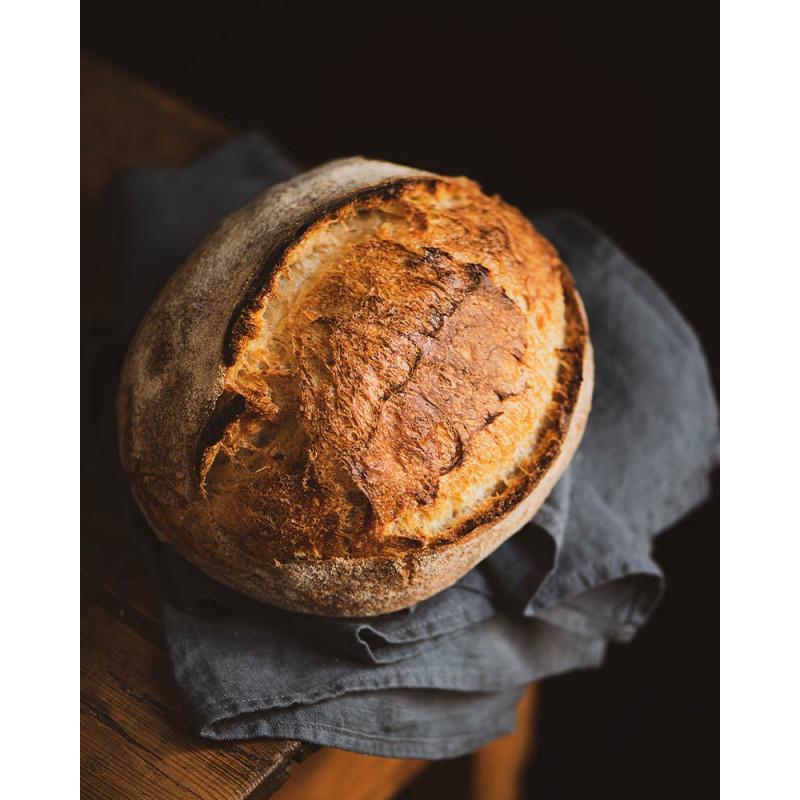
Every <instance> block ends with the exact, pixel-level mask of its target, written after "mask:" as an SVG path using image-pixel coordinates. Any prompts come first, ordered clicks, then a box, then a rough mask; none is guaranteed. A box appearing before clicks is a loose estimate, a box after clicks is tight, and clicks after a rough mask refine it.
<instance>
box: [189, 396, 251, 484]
mask: <svg viewBox="0 0 800 800" xmlns="http://www.w3.org/2000/svg"><path fill="white" fill-rule="evenodd" d="M245 406H246V402H245V399H244V397H242V395H240V394H237V393H236V392H231V391H227V390H226V391H224V392H223V393H222V394H221V395H220V396H219V397H218V398H217V403H216V405H215V406H214V410H213V411H212V412H211V416H210V417H209V418H208V422H207V423H206V426H205V428H203V432H202V433H201V434H200V438H199V439H198V444H197V454H196V457H195V469H196V470H197V474H198V476H199V477H200V480H201V482H202V476H203V472H204V470H205V468H206V467H207V463H206V462H207V456H206V454H207V452H208V450H209V448H212V447H214V445H217V444H219V442H220V440H221V439H222V437H223V435H224V434H225V431H226V430H227V429H228V427H229V426H230V425H231V423H232V422H234V420H236V419H238V418H239V417H240V416H241V415H242V414H243V413H244V410H245Z"/></svg>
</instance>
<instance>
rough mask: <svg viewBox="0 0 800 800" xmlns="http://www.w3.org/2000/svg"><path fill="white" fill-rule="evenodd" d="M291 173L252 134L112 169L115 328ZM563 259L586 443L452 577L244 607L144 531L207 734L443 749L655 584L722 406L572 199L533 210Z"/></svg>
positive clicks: (386, 751) (713, 447)
mask: <svg viewBox="0 0 800 800" xmlns="http://www.w3.org/2000/svg"><path fill="white" fill-rule="evenodd" d="M293 172H294V167H293V165H292V164H291V162H290V161H289V160H288V159H287V158H286V157H285V156H283V155H282V154H281V153H280V152H279V151H278V150H277V149H276V148H275V147H274V145H272V144H271V143H270V142H269V141H268V140H266V139H265V138H264V137H263V136H261V135H259V134H251V135H248V136H245V137H242V138H240V139H237V140H234V141H232V142H230V143H228V144H227V145H225V146H223V147H222V148H220V149H218V150H217V151H215V152H213V153H211V154H209V155H208V156H207V157H205V158H204V159H202V160H200V161H198V162H196V163H195V164H192V165H189V166H187V167H184V168H179V169H175V168H169V169H168V168H154V167H147V168H137V169H134V170H129V171H127V172H125V173H123V174H121V175H120V176H119V177H118V179H117V180H116V182H115V184H114V187H113V192H112V197H111V200H112V203H111V210H112V213H113V220H114V232H115V240H116V246H117V257H118V258H117V263H118V267H119V287H120V308H119V317H120V319H121V320H122V324H123V325H124V326H125V328H126V330H128V331H130V330H131V329H132V327H133V325H134V324H135V323H136V321H138V319H139V318H140V317H141V315H142V313H143V312H144V310H145V308H146V306H147V305H148V304H149V302H150V301H151V300H152V298H153V297H154V296H155V294H156V292H157V291H158V289H159V288H160V286H161V285H162V284H163V283H164V281H165V280H166V279H167V278H168V277H169V275H170V274H171V272H172V271H174V269H175V268H176V267H177V266H178V265H179V264H180V262H181V261H182V260H183V259H184V258H185V257H186V256H187V255H188V254H189V252H191V250H192V249H193V248H194V247H195V246H196V245H197V244H198V243H199V241H200V239H201V238H202V236H203V234H204V233H205V232H206V231H207V230H208V229H209V228H210V227H211V226H212V224H213V223H214V222H215V221H217V220H218V219H219V218H221V217H222V216H223V215H224V214H226V213H228V212H230V211H233V210H235V209H236V208H238V207H240V206H241V205H242V204H243V203H245V202H247V201H248V200H250V199H252V198H253V197H255V196H256V195H257V194H258V193H259V192H261V191H263V190H264V189H265V188H267V187H268V186H269V185H271V184H272V183H275V182H277V181H279V180H283V179H285V178H287V177H289V176H290V175H291V174H293ZM534 223H535V225H536V226H537V228H538V229H539V230H540V231H541V232H542V233H543V234H544V235H545V236H547V237H548V238H549V239H550V240H551V241H552V242H553V244H554V245H555V246H556V248H557V249H558V250H559V252H560V254H561V256H562V258H563V259H564V261H565V262H566V263H567V264H568V265H569V266H570V269H571V271H572V273H573V276H574V278H575V282H576V284H577V286H578V289H579V291H580V293H581V296H582V298H583V300H584V304H585V306H586V309H587V313H588V317H589V323H590V329H591V336H592V341H593V345H594V349H595V363H596V388H595V393H594V398H593V409H592V413H591V416H590V419H589V424H588V427H587V431H586V434H585V437H584V440H583V443H582V444H581V447H580V449H579V451H578V453H577V455H576V456H575V458H574V459H573V462H572V464H571V465H570V468H569V470H568V471H567V472H566V474H565V475H564V476H563V477H562V479H561V480H560V481H559V483H558V485H557V486H556V487H555V489H554V490H553V492H552V493H551V495H550V497H549V498H548V499H547V501H546V502H545V503H544V505H543V506H542V508H541V509H540V511H539V513H538V514H537V515H536V517H535V519H534V520H533V521H532V522H531V523H529V524H528V525H527V526H526V527H525V528H523V529H522V530H521V531H520V532H519V533H517V534H516V535H515V536H513V537H512V538H511V539H509V540H508V541H507V542H506V543H505V544H503V545H502V546H501V547H500V548H499V549H498V550H497V551H495V552H494V553H493V554H492V555H490V556H489V557H488V558H487V559H486V560H485V561H484V562H482V563H481V564H480V565H478V566H477V567H476V568H475V569H473V570H472V571H471V572H470V573H469V574H467V575H465V576H464V577H463V578H462V579H461V580H460V581H458V582H457V583H456V584H455V585H454V586H452V587H450V588H449V589H447V590H445V591H443V592H441V593H439V594H438V595H436V596H434V597H432V598H430V599H428V600H426V601H424V602H422V603H419V604H417V605H416V606H414V607H412V608H410V609H405V610H404V611H400V612H396V613H394V614H385V615H381V616H378V617H372V618H364V619H349V620H344V619H328V618H321V617H314V616H310V615H303V614H295V613H292V612H288V611H284V610H281V609H277V608H274V607H270V606H266V605H264V604H260V603H256V602H254V601H251V600H249V599H247V598H245V597H242V596H239V595H238V594H236V593H235V592H233V591H231V590H230V589H227V588H226V587H223V586H221V585H219V584H217V583H216V582H215V581H213V580H212V579H211V578H208V577H207V576H205V575H203V574H202V573H200V572H199V571H198V570H196V569H195V568H194V567H193V566H191V565H189V564H188V563H186V562H185V561H183V560H182V559H181V558H180V557H179V556H177V555H176V554H175V553H173V552H172V551H171V550H169V548H166V547H163V546H162V545H160V544H158V543H157V542H156V541H155V539H154V538H153V537H152V535H151V534H150V533H149V532H147V531H146V530H144V523H143V521H142V520H141V519H140V518H138V517H137V518H138V519H139V521H138V523H137V524H138V525H139V526H140V529H141V537H142V541H143V542H145V543H146V546H147V547H148V550H149V552H150V553H151V554H152V557H153V561H154V566H155V567H156V570H155V573H156V575H157V576H158V581H159V584H160V587H161V591H162V597H163V605H164V622H165V629H166V638H167V644H168V648H169V651H170V655H171V657H172V661H173V664H174V667H175V677H176V680H177V682H178V685H179V686H180V688H181V689H182V691H183V694H184V696H185V698H186V701H187V706H188V708H189V710H190V713H191V715H192V718H193V720H194V724H195V726H196V728H197V729H198V730H199V731H200V732H201V733H202V734H203V735H204V736H207V737H209V738H219V739H229V738H237V737H251V736H275V737H291V738H300V739H304V740H307V741H311V742H316V743H319V744H327V745H333V746H337V747H343V748H346V749H353V750H358V751H361V752H367V753H374V754H380V755H386V756H402V757H416V758H429V759H430V758H441V757H448V756H453V755H458V754H460V753H464V752H468V751H470V750H472V749H474V748H475V747H478V746H480V745H481V744H483V743H485V742H486V741H489V740H490V739H492V738H494V737H496V736H498V735H501V734H503V733H505V732H507V731H508V730H510V728H511V726H512V724H513V719H514V713H513V712H514V705H515V703H516V700H517V698H518V696H519V692H520V691H521V687H523V686H524V685H525V684H526V683H529V682H530V681H533V680H538V679H541V678H543V677H546V676H548V675H553V674H556V673H559V672H564V671H567V670H573V669H581V668H588V667H595V666H598V665H599V664H600V663H602V660H603V656H604V653H605V650H606V645H607V642H609V641H628V640H629V639H631V638H632V637H633V636H634V635H635V633H636V631H637V630H639V629H640V628H641V626H642V625H643V624H644V623H645V622H646V621H647V619H648V617H649V615H650V614H651V613H652V611H653V609H654V608H655V606H656V604H657V603H658V600H659V598H660V596H661V593H662V592H663V576H662V574H661V571H660V570H659V568H658V565H657V564H656V563H655V562H654V561H653V559H652V557H651V540H652V537H653V536H654V535H656V534H657V533H659V532H661V531H662V530H664V529H665V528H667V527H669V526H670V525H672V524H673V523H674V522H676V521H677V520H678V519H679V518H680V517H681V516H683V515H684V514H686V513H688V512H689V511H690V510H691V509H692V508H693V507H695V506H696V505H697V504H698V503H700V502H702V500H703V499H704V498H705V497H706V495H707V493H708V473H709V471H710V470H711V469H713V467H714V466H715V465H716V463H717V461H718V415H717V404H716V399H715V395H714V392H713V389H712V386H711V380H710V377H709V374H708V369H707V366H706V363H705V360H704V357H703V353H702V350H701V348H700V345H699V342H698V341H697V337H696V336H695V334H694V333H693V331H692V330H691V329H690V327H689V326H688V324H687V323H686V321H685V320H684V319H683V318H682V317H681V315H680V314H679V313H678V311H677V310H676V309H675V308H674V306H673V305H672V304H671V303H670V302H669V300H668V299H667V298H666V296H665V295H664V294H663V293H662V292H661V290H660V289H658V287H657V286H656V285H655V284H654V283H653V282H652V280H650V278H648V277H647V275H645V274H644V273H643V272H642V271H641V270H640V269H639V268H638V267H636V266H635V265H634V264H633V263H632V262H631V261H630V260H629V259H628V258H627V257H626V256H625V255H624V254H623V253H622V252H621V251H620V250H619V249H618V248H617V247H616V246H615V245H614V244H612V243H611V242H610V241H609V240H608V239H607V238H606V237H605V236H603V234H601V233H600V232H599V231H597V230H596V229H594V228H593V227H592V226H591V225H590V224H589V223H587V222H585V221H584V220H582V219H581V218H579V217H577V216H576V215H574V214H571V213H552V214H546V215H542V216H538V217H535V218H534Z"/></svg>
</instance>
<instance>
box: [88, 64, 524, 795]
mask: <svg viewBox="0 0 800 800" xmlns="http://www.w3.org/2000/svg"><path fill="white" fill-rule="evenodd" d="M81 73H82V75H81V240H82V245H81V246H82V253H81V261H82V265H81V271H82V289H83V291H82V294H83V297H82V313H81V316H82V325H83V336H82V349H83V353H84V357H83V360H82V362H83V363H82V406H83V419H82V426H81V434H82V477H81V506H82V512H83V517H82V535H81V540H82V541H81V548H82V555H81V571H82V575H81V796H82V797H84V798H88V799H90V800H94V799H95V798H102V799H103V800H106V798H107V799H108V800H117V799H119V800H125V798H131V800H148V799H149V798H153V800H171V798H193V800H198V798H203V800H205V798H213V800H227V799H228V798H230V799H231V800H234V799H235V800H241V799H242V798H259V797H267V796H270V795H271V794H273V793H274V792H275V791H276V790H277V789H278V788H279V787H281V785H282V784H283V783H284V782H285V781H286V780H287V778H288V777H289V775H290V773H292V779H291V780H290V781H288V783H286V785H285V786H284V787H283V788H282V789H281V791H280V792H279V795H278V796H279V797H280V798H284V800H293V798H304V800H314V798H323V797H328V796H330V795H331V793H333V792H335V794H336V795H338V796H340V797H342V798H343V799H344V800H354V799H355V800H357V799H358V798H364V800H367V798H369V800H380V798H390V797H392V796H393V795H394V794H396V792H397V791H399V790H400V789H401V788H402V787H403V786H405V785H407V784H408V783H409V781H411V780H412V779H413V778H414V777H415V776H416V775H417V774H419V773H420V772H421V771H422V770H423V769H424V768H425V766H426V762H424V761H412V760H400V759H389V758H377V757H371V756H362V755H357V754H354V753H347V752H345V751H341V750H336V749H334V748H325V749H323V750H320V751H319V752H318V753H317V754H315V755H314V756H313V757H312V758H310V759H309V760H308V761H307V762H306V763H304V764H303V765H302V766H300V767H296V766H295V765H297V764H298V763H299V762H302V761H303V760H304V759H305V758H306V757H307V756H309V755H311V754H312V753H314V752H315V751H316V750H317V748H315V747H313V746H310V745H307V744H304V743H302V742H298V741H290V740H278V739H259V740H252V741H242V742H227V743H221V742H211V741H208V740H205V739H202V738H200V737H199V736H197V735H195V734H194V733H193V732H192V731H191V730H190V729H189V727H188V724H187V721H186V716H185V714H184V710H183V709H182V707H181V702H180V698H179V696H178V693H177V690H176V687H175V686H174V684H173V681H172V678H171V670H170V665H169V661H168V658H167V654H166V651H165V647H164V641H163V635H162V628H161V622H160V612H159V608H158V603H157V599H156V597H155V595H154V591H153V588H152V586H151V584H150V581H149V579H148V576H147V574H146V569H145V565H144V563H143V561H142V558H141V557H140V556H139V555H138V553H137V552H136V550H135V548H134V547H133V546H132V543H131V542H130V541H129V540H128V535H127V532H126V525H125V521H124V519H123V506H122V502H121V498H120V496H119V487H120V482H121V480H122V478H121V475H120V474H119V472H120V471H119V467H118V464H117V460H116V457H115V455H114V449H115V448H114V444H113V441H112V438H113V437H112V435H111V429H110V428H109V427H108V424H106V426H105V427H104V425H103V420H106V421H108V419H109V415H110V409H111V408H112V404H113V395H114V388H115V383H116V374H117V370H118V367H119V358H120V355H121V351H120V350H119V348H118V347H117V348H116V349H115V346H114V342H113V341H111V343H110V344H109V339H108V337H107V336H106V334H107V332H108V331H109V330H111V329H112V328H113V311H112V308H111V298H112V295H113V286H112V271H111V269H110V268H109V264H110V254H109V250H108V245H107V242H106V241H105V235H104V234H105V225H104V218H103V198H104V194H105V190H106V187H107V185H108V182H109V179H110V177H111V176H112V174H113V172H114V171H115V170H117V169H118V168H120V167H124V166H128V165H131V164H141V163H161V164H164V163H172V164H178V163H182V162H185V161H187V160H190V159H192V158H194V157H196V156H197V155H199V154H200V153H202V152H203V151H205V150H207V149H208V148H209V147H212V146H213V145H215V144H218V143H219V142H221V141H223V140H224V139H225V138H227V137H228V136H229V135H230V133H231V132H230V131H229V130H228V129H227V128H226V127H225V126H224V125H221V124H219V123H217V122H215V121H213V120H211V119H208V118H207V117H205V116H203V115H201V114H198V113H197V112H195V111H193V110H192V109H190V108H187V107H186V106H185V105H183V104H182V103H180V102H178V101H176V100H173V99H171V98H169V97H167V96H165V95H164V94H162V93H160V92H158V91H156V90H154V89H152V88H150V87H148V86H146V85H144V84H142V83H140V82H139V81H137V80H135V79H133V78H131V77H129V76H127V75H125V74H123V73H121V72H120V71H118V70H117V69H115V68H112V67H110V66H109V65H107V64H104V63H102V62H100V61H98V60H97V59H95V58H92V57H88V56H84V57H83V58H82V62H81ZM103 342H105V344H104V345H97V343H103ZM96 345H97V346H96ZM104 348H105V349H104ZM534 703H535V693H534V691H533V690H531V691H530V692H529V693H528V694H527V695H526V698H525V700H524V702H523V703H522V704H521V706H520V715H521V716H522V717H523V718H524V723H523V724H521V725H520V726H519V731H518V733H516V734H515V735H513V736H509V737H506V738H505V739H502V740H498V741H497V742H494V743H492V744H491V745H489V746H487V747H485V748H483V750H481V751H479V752H478V753H477V754H476V755H475V756H474V758H473V779H472V782H471V791H472V795H473V797H474V798H489V797H491V798H496V799H497V800H502V798H513V797H515V796H516V795H517V786H518V783H519V780H518V779H519V775H520V772H521V769H522V767H523V765H524V763H525V760H526V758H527V756H528V753H529V751H530V745H531V730H532V725H531V724H530V722H531V718H532V714H533V710H534ZM333 787H335V789H334V788H333Z"/></svg>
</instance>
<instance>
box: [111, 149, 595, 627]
mask: <svg viewBox="0 0 800 800" xmlns="http://www.w3.org/2000/svg"><path fill="white" fill-rule="evenodd" d="M592 379H593V364H592V353H591V345H590V343H589V339H588V325H587V322H586V317H585V313H584V311H583V306H582V304H581V301H580V298H579V296H578V294H577V292H576V290H575V287H574V285H573V283H572V279H571V276H570V275H569V272H568V270H567V269H566V267H565V266H564V265H563V264H562V263H561V261H560V260H559V259H558V256H557V254H556V252H555V250H554V249H553V248H552V246H551V245H550V244H549V243H548V242H547V241H546V240H545V239H544V238H543V237H541V236H540V235H539V234H538V233H537V232H536V231H535V230H534V229H533V227H532V226H531V225H530V223H529V222H527V220H525V219H524V217H522V216H521V215H520V214H519V212H517V211H516V210H515V209H513V208H512V207H510V206H508V205H507V204H505V203H503V202H502V201H501V200H500V199H499V198H497V197H487V196H486V195H484V194H483V193H482V192H481V191H480V189H479V187H478V186H477V185H476V184H474V183H473V182H471V181H469V180H467V179H464V178H445V177H442V176H438V175H434V174H432V173H426V172H421V171H418V170H413V169H409V168H406V167H401V166H398V165H395V164H388V163H386V162H375V161H368V160H365V159H360V158H354V159H343V160H339V161H334V162H330V163H329V164H326V165H323V166H322V167H320V168H318V169H316V170H313V171H312V172H309V173H306V174H304V175H301V176H299V177H298V178H295V179H293V180H292V181H289V182H287V183H285V184H281V185H279V186H276V187H273V188H272V189H271V190H269V191H267V192H265V193H264V194H263V195H261V196H260V197H259V198H257V199H256V200H255V201H253V203H251V204H250V205H249V206H247V207H246V208H244V209H242V210H241V211H239V212H237V213H236V214H233V215H231V216H230V217H228V218H227V219H226V220H224V221H223V222H222V223H221V225H220V226H218V228H217V229H216V230H215V231H214V232H213V233H212V234H211V235H210V236H209V237H208V238H207V239H206V241H205V242H204V243H203V244H202V245H201V247H200V248H199V249H198V250H197V251H196V252H195V253H194V254H193V255H192V256H191V257H190V259H189V260H188V261H187V262H186V263H185V264H184V265H183V266H182V267H181V269H180V270H178V272H177V273H176V274H175V275H174V276H173V278H172V279H171V280H170V281H169V283H168V284H167V286H166V287H165V289H164V290H163V291H162V292H161V294H160V295H159V297H158V298H157V300H156V302H155V303H154V305H153V307H152V308H151V309H150V311H149V312H148V314H147V316H146V317H145V319H144V321H143V322H142V325H141V326H140V329H139V331H138V332H137V334H136V337H135V339H134V342H133V343H132V345H131V348H130V350H129V352H128V356H127V358H126V362H125V365H124V368H123V375H122V380H121V383H120V389H119V395H118V417H119V430H120V450H121V454H122V460H123V464H124V466H125V468H126V470H127V472H128V474H129V476H130V479H131V484H132V489H133V493H134V496H135V497H136V499H137V502H138V503H139V505H140V507H141V508H142V511H143V512H144V513H145V515H146V516H147V518H148V520H149V521H150V523H151V525H152V527H153V528H154V529H155V531H156V532H157V533H158V535H159V536H160V537H161V538H162V539H163V540H165V541H168V542H170V543H171V544H173V545H174V546H175V547H176V549H177V550H178V551H179V552H180V553H182V554H183V555H184V556H185V557H186V558H188V559H189V560H190V561H192V562H194V563H195V564H196V565H197V566H199V567H200V568H201V569H203V570H205V571H206V572H207V573H209V574H210V575H212V576H213V577H215V578H217V579H218V580H221V581H222V582H224V583H226V584H228V585H230V586H231V587H233V588H235V589H237V590H239V591H241V592H243V593H245V594H248V595H250V596H252V597H255V598H257V599H259V600H263V601H266V602H270V603H273V604H275V605H278V606H282V607H285V608H288V609H292V610H296V611H303V612H309V613H318V614H327V615H332V616H358V615H369V614H378V613H386V612H389V611H394V610H397V609H400V608H404V607H407V606H409V605H411V604H413V603H415V602H418V601H420V600H422V599H425V598H426V597H429V596H430V595H432V594H434V593H436V592H437V591H440V590H441V589H444V588H446V587H447V586H449V585H451V584H452V583H454V582H455V581H456V580H458V578H460V577H461V576H462V575H463V574H465V573H466V572H467V571H468V570H469V569H471V568H472V567H473V566H474V565H475V564H476V563H478V562H479V561H480V560H481V559H482V558H484V557H485V556H486V555H488V554H489V553H490V552H492V550H494V549H495V548H496V547H497V546H499V544H500V543H502V542H503V541H504V540H505V539H506V538H508V537H509V536H510V535H511V534H513V533H515V532H516V531H517V530H518V529H519V528H520V527H521V526H522V525H524V524H525V523H526V522H527V521H528V520H529V519H530V518H531V517H532V516H533V514H534V513H535V512H536V511H537V510H538V508H539V506H540V505H541V503H542V502H543V501H544V499H545V498H546V496H547V494H548V493H549V492H550V490H551V489H552V487H553V485H554V484H555V482H556V481H557V480H558V477H560V475H561V474H562V472H563V470H564V469H565V468H566V466H567V464H568V463H569V461H570V459H571V457H572V454H573V452H574V450H575V449H576V447H577V445H578V443H579V441H580V438H581V436H582V433H583V430H584V427H585V424H586V419H587V416H588V412H589V406H590V400H591V390H592Z"/></svg>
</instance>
